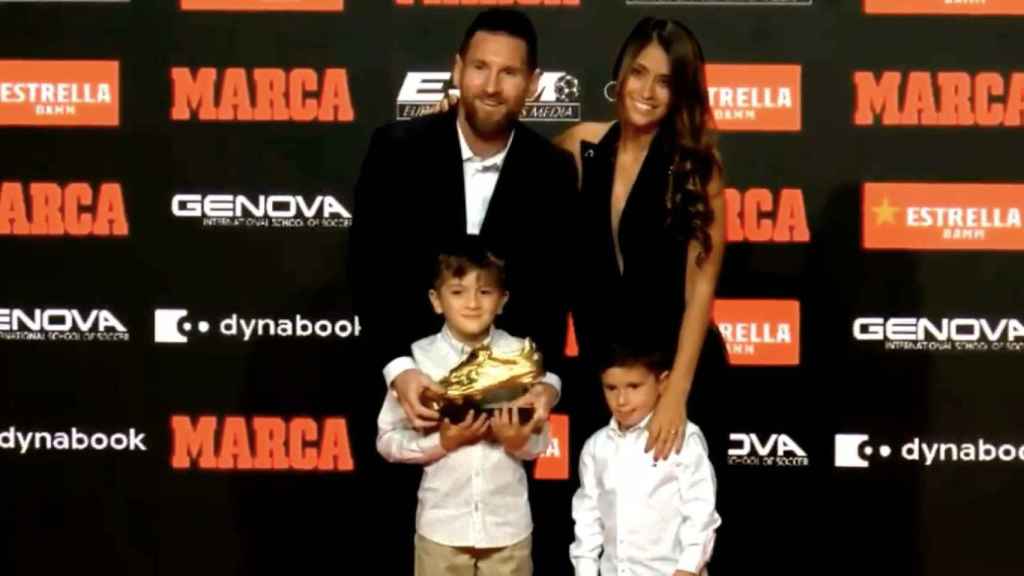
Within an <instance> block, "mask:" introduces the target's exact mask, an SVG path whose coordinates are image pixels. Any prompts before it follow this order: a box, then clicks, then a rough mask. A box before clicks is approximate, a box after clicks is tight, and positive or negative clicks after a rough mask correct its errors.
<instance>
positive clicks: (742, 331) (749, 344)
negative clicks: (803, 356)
mask: <svg viewBox="0 0 1024 576" xmlns="http://www.w3.org/2000/svg"><path fill="white" fill-rule="evenodd" d="M711 316H712V318H713V319H714V322H715V324H716V325H718V329H719V331H720V332H721V333H722V337H723V338H724V339H725V345H726V349H727V350H728V356H729V363H730V364H732V365H733V366H797V365H799V364H800V302H799V301H798V300H715V303H714V305H713V306H712V310H711Z"/></svg>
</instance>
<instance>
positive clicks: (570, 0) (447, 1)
mask: <svg viewBox="0 0 1024 576" xmlns="http://www.w3.org/2000/svg"><path fill="white" fill-rule="evenodd" d="M395 4H396V5H398V6H474V7H479V6H523V7H530V6H579V5H580V0H395Z"/></svg>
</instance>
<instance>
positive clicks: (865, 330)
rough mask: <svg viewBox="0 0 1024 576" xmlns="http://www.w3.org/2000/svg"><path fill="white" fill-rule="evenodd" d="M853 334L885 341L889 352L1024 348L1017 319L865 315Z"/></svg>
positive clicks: (859, 338)
mask: <svg viewBox="0 0 1024 576" xmlns="http://www.w3.org/2000/svg"><path fill="white" fill-rule="evenodd" d="M853 337H854V338H855V339H856V340H857V341H859V342H882V343H883V344H884V346H885V350H886V351H919V352H948V351H957V352H1022V351H1024V324H1021V321H1020V320H1018V319H1016V318H999V319H992V320H989V319H987V318H942V319H939V320H932V319H930V318H913V317H909V318H907V317H903V318H884V317H862V318H857V319H855V320H854V321H853Z"/></svg>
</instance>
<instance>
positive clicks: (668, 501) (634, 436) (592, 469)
mask: <svg viewBox="0 0 1024 576" xmlns="http://www.w3.org/2000/svg"><path fill="white" fill-rule="evenodd" d="M649 420H650V415H648V416H647V417H646V418H644V420H643V421H642V422H641V423H640V424H637V425H636V426H634V427H632V428H631V429H629V430H626V431H622V430H620V429H619V426H618V424H617V422H616V421H615V419H614V418H612V422H611V424H610V425H608V426H605V427H604V428H602V429H600V430H598V431H597V432H596V433H595V434H594V435H593V436H591V437H590V438H589V439H588V440H587V442H586V444H584V446H583V452H582V454H581V455H580V487H579V489H578V490H577V491H576V494H575V496H574V497H573V500H572V516H573V520H574V521H575V533H576V538H575V541H574V542H573V543H572V545H571V546H570V547H569V556H570V558H571V559H572V563H573V566H574V567H575V569H576V576H597V575H598V574H601V575H602V576H626V575H629V576H669V575H671V574H673V573H674V572H675V571H676V570H685V571H688V572H693V573H694V574H700V573H701V571H702V570H703V568H704V565H705V564H706V563H707V561H708V560H709V559H710V558H711V551H712V548H713V547H714V542H715V530H716V529H717V528H718V526H719V525H720V524H721V518H719V516H718V513H717V512H716V511H715V476H714V470H713V469H712V467H711V462H710V461H709V460H708V456H707V442H706V441H705V439H704V435H703V434H702V433H701V431H700V428H698V427H697V425H696V424H694V423H692V422H689V423H687V425H686V432H685V438H684V440H683V450H682V452H680V453H679V454H676V453H675V452H673V453H672V454H671V455H670V456H669V458H668V459H667V460H662V461H661V462H658V463H657V464H655V462H654V458H653V452H650V453H645V452H644V446H645V444H646V443H647V431H646V430H645V427H646V425H647V422H648V421H649ZM602 549H603V554H602Z"/></svg>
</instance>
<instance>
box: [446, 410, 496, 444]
mask: <svg viewBox="0 0 1024 576" xmlns="http://www.w3.org/2000/svg"><path fill="white" fill-rule="evenodd" d="M473 416H474V414H473V411H472V410H470V411H469V413H468V414H466V419H465V420H463V421H462V422H460V423H459V424H452V423H451V421H450V420H448V419H447V418H445V419H444V420H442V421H441V432H440V433H441V447H442V448H444V451H445V452H451V451H453V450H457V449H459V448H462V447H463V446H469V445H471V444H476V443H477V442H479V441H480V440H481V439H482V438H483V437H484V436H485V435H486V434H487V429H488V428H489V427H490V422H489V421H488V419H487V414H481V415H480V416H479V417H478V418H476V420H474V419H473Z"/></svg>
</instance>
